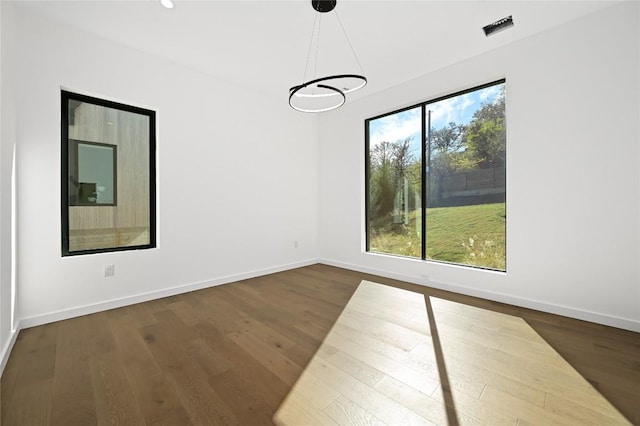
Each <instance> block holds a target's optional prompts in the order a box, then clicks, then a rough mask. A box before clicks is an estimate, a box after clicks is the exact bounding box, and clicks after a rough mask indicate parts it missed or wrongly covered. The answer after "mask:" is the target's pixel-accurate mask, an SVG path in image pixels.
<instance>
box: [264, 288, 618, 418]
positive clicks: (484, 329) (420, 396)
mask: <svg viewBox="0 0 640 426" xmlns="http://www.w3.org/2000/svg"><path fill="white" fill-rule="evenodd" d="M309 419H315V420H316V421H317V422H318V423H321V424H327V425H340V424H353V423H358V424H403V425H409V424H417V425H434V424H436V425H442V424H450V425H451V424H489V425H494V424H512V425H517V424H569V425H571V424H579V425H588V424H596V425H597V424H607V425H614V424H616V425H626V424H629V422H628V420H627V419H625V418H624V416H622V414H620V412H619V411H618V410H617V409H615V408H614V407H613V406H612V405H611V403H609V402H608V401H607V400H606V399H605V398H604V397H603V396H602V395H601V394H600V393H599V392H598V391H596V390H595V389H594V388H593V387H592V386H591V384H590V383H589V382H588V381H587V380H585V379H584V378H583V377H582V376H581V375H580V374H579V373H577V372H576V371H575V370H574V369H573V368H572V367H571V365H570V364H569V363H567V362H566V361H565V360H564V359H562V357H560V355H558V353H557V352H556V351H555V350H554V349H553V348H552V347H551V346H550V345H549V344H547V342H545V341H544V339H542V338H541V337H540V336H539V335H538V334H537V333H536V332H535V331H534V330H533V329H532V328H531V327H530V326H529V325H528V324H527V323H526V322H525V321H524V320H523V319H522V318H518V317H515V316H512V315H506V314H502V313H498V312H493V311H490V310H486V309H481V308H476V307H472V306H468V305H465V304H460V303H457V302H453V301H449V300H445V299H441V298H437V297H433V296H425V295H423V294H422V293H417V292H411V291H407V290H403V289H398V288H395V287H391V286H386V285H382V284H376V283H372V282H368V281H362V283H360V285H359V286H358V288H357V290H356V292H355V293H354V294H353V296H352V297H351V300H349V303H348V304H347V306H346V307H345V308H344V310H343V311H342V314H341V315H340V317H339V318H338V320H337V321H336V322H335V324H334V325H333V327H332V329H331V331H330V332H329V334H328V335H327V337H326V338H325V339H324V342H323V343H322V345H321V346H320V348H319V349H318V351H316V354H315V356H314V357H313V358H312V360H311V362H310V363H309V364H308V365H307V367H306V368H305V370H304V372H303V374H302V376H301V377H300V378H299V379H298V381H297V382H296V384H295V386H294V388H293V389H292V391H291V392H290V393H289V395H288V396H287V398H286V399H285V401H284V402H283V404H282V405H281V406H280V408H279V409H278V411H277V412H276V415H275V416H274V420H275V422H276V423H277V424H279V425H300V424H305V423H306V422H308V420H309Z"/></svg>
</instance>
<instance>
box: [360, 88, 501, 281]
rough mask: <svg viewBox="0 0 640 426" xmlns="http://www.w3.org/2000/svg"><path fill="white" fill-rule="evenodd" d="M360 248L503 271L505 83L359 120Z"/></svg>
mask: <svg viewBox="0 0 640 426" xmlns="http://www.w3.org/2000/svg"><path fill="white" fill-rule="evenodd" d="M365 134H366V141H365V151H366V152H365V156H366V179H365V182H366V249H367V251H369V252H375V253H384V254H391V255H399V256H406V257H412V258H417V259H423V260H432V261H439V262H447V263H454V264H460V265H468V266H475V267H480V268H486V269H494V270H501V271H504V270H506V161H505V160H506V131H505V81H504V80H501V81H498V82H493V83H489V84H486V85H483V86H480V87H475V88H473V89H470V90H466V91H464V92H458V93H454V94H451V95H448V96H445V97H442V98H438V99H435V100H431V101H428V102H424V103H421V104H418V105H416V106H414V107H411V108H406V109H403V110H400V111H393V112H390V113H387V114H384V115H381V116H377V117H373V118H370V119H367V120H366V121H365Z"/></svg>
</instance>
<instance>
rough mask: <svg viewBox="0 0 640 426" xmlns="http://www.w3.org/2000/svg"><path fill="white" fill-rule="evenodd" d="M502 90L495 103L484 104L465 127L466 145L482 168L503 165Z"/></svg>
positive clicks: (504, 131) (504, 142) (504, 141)
mask: <svg viewBox="0 0 640 426" xmlns="http://www.w3.org/2000/svg"><path fill="white" fill-rule="evenodd" d="M504 107H505V99H504V89H503V90H502V93H501V94H500V96H499V97H498V99H496V101H495V102H492V103H486V104H484V105H483V106H482V108H480V109H478V110H477V111H476V112H475V113H474V114H473V120H472V121H471V122H470V123H469V125H467V127H466V131H465V132H466V135H465V139H466V144H467V147H468V149H469V150H470V151H471V152H472V153H473V155H474V157H475V158H476V159H477V160H478V163H479V166H480V167H482V168H489V167H500V166H503V165H504V163H505V147H506V138H507V136H506V130H505V122H504V118H505V117H504Z"/></svg>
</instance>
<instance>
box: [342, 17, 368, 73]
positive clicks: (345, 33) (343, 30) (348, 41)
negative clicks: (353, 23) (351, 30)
mask: <svg viewBox="0 0 640 426" xmlns="http://www.w3.org/2000/svg"><path fill="white" fill-rule="evenodd" d="M335 14H336V18H338V23H339V24H340V28H342V33H343V34H344V38H346V39H347V43H348V44H349V47H350V48H351V53H352V54H353V57H354V58H355V59H356V62H357V63H358V67H359V68H360V73H362V74H363V75H364V69H363V68H362V64H361V63H360V59H358V55H357V54H356V50H355V49H354V48H353V44H351V39H350V38H349V35H347V30H345V28H344V25H343V24H342V19H340V15H338V11H337V10H336V11H335Z"/></svg>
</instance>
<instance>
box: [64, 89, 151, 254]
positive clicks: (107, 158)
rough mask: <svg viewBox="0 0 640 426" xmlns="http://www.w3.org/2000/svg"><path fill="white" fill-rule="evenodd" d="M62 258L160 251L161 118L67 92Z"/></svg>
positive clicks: (127, 106)
mask: <svg viewBox="0 0 640 426" xmlns="http://www.w3.org/2000/svg"><path fill="white" fill-rule="evenodd" d="M61 193H62V206H61V207H62V255H63V256H69V255H78V254H88V253H100V252H108V251H120V250H132V249H143V248H152V247H155V112H154V111H150V110H147V109H143V108H138V107H134V106H130V105H124V104H120V103H116V102H111V101H106V100H102V99H98V98H93V97H89V96H84V95H79V94H75V93H71V92H67V91H62V188H61Z"/></svg>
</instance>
